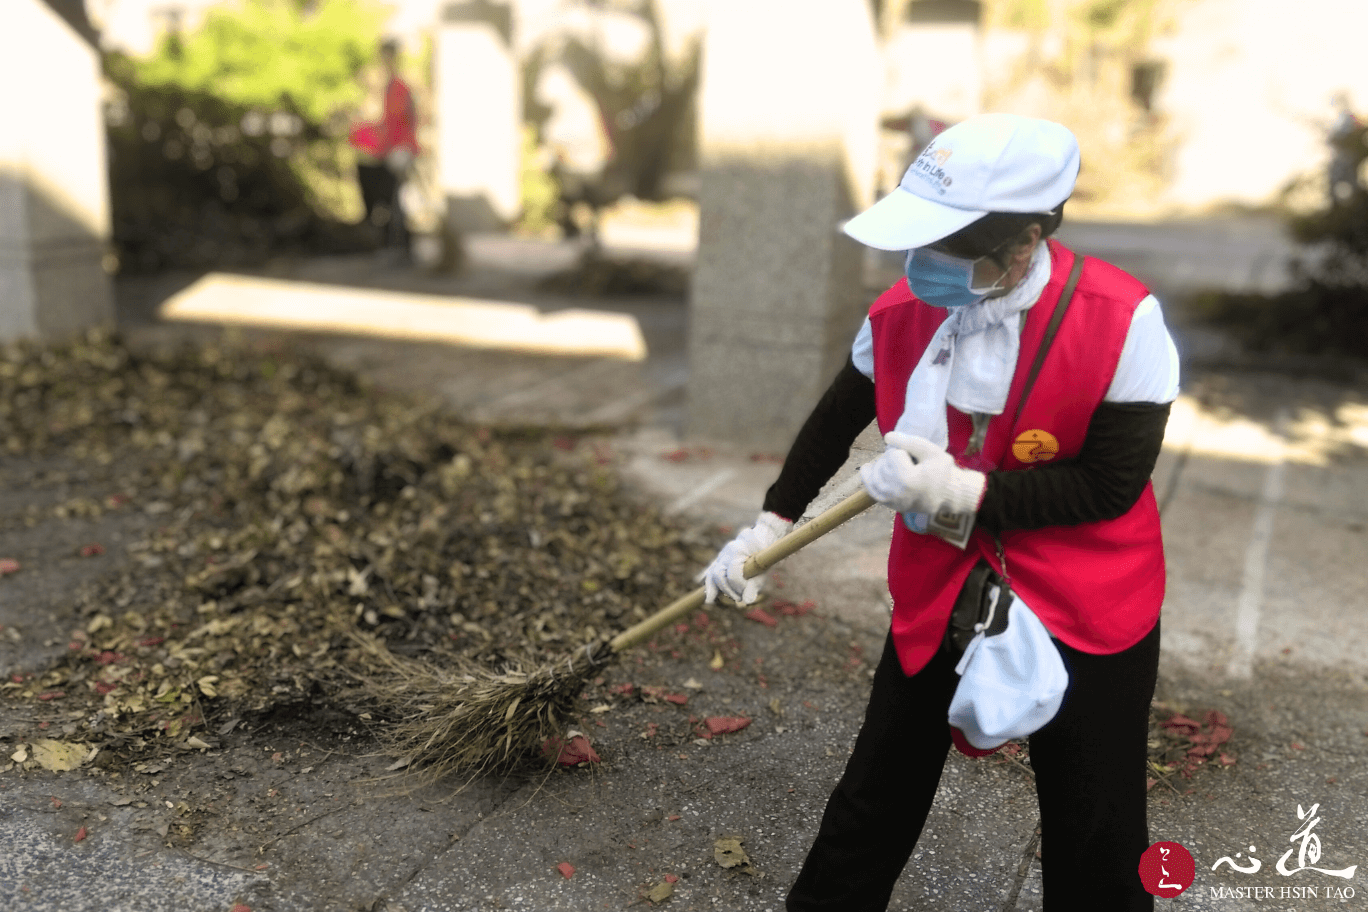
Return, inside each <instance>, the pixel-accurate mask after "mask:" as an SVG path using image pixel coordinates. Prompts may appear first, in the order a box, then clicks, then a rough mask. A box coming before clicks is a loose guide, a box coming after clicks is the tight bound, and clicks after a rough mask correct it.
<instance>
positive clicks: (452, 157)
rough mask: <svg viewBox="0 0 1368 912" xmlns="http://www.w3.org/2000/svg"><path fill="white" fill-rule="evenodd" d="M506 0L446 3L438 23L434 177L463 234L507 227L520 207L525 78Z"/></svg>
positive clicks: (450, 215) (449, 217) (449, 211)
mask: <svg viewBox="0 0 1368 912" xmlns="http://www.w3.org/2000/svg"><path fill="white" fill-rule="evenodd" d="M513 28H514V22H513V9H512V7H511V5H510V4H508V3H495V2H490V0H464V2H456V3H448V4H447V5H446V6H445V7H444V8H443V10H442V14H441V21H440V22H439V23H438V26H437V42H436V55H435V61H434V62H435V70H436V72H435V74H434V80H433V83H434V92H433V94H434V97H435V101H436V105H437V110H436V120H437V124H436V126H437V180H438V183H439V185H440V186H441V189H442V193H443V195H444V196H445V197H446V200H447V217H448V219H449V220H450V222H451V225H452V227H453V228H455V229H456V230H458V231H488V230H492V229H495V228H500V227H503V226H505V225H507V224H508V223H509V222H511V221H512V220H513V219H515V218H516V217H517V215H518V212H519V209H520V207H521V191H520V185H519V171H520V155H521V148H522V133H521V130H522V75H521V70H520V67H519V64H518V60H517V59H516V56H515V53H514V47H513Z"/></svg>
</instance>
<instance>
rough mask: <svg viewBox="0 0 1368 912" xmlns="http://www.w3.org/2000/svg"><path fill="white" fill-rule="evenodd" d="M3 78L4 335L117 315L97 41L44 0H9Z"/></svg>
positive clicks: (0, 222)
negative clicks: (109, 260) (108, 264)
mask: <svg viewBox="0 0 1368 912" xmlns="http://www.w3.org/2000/svg"><path fill="white" fill-rule="evenodd" d="M0 87H3V88H0V109H2V110H3V115H0V120H3V122H4V124H5V128H4V129H3V130H0V338H17V337H31V336H47V337H51V338H58V337H61V336H64V335H69V334H71V333H73V332H76V331H79V330H81V329H83V328H85V327H88V326H91V325H94V324H99V323H104V322H107V321H109V320H111V319H112V317H113V302H112V298H111V295H110V285H109V279H108V276H107V274H106V273H105V270H104V267H103V258H104V255H105V246H106V244H107V242H108V238H109V189H108V183H107V182H108V172H107V168H106V161H105V134H104V120H103V115H102V111H101V101H100V67H99V60H98V57H97V55H96V53H95V50H94V48H92V47H91V46H90V44H88V43H87V41H86V40H85V39H84V38H82V37H81V36H80V35H79V34H78V33H77V32H76V31H75V30H74V29H73V28H72V27H71V26H70V25H69V24H68V23H67V22H65V21H64V20H63V19H61V18H60V17H59V16H57V14H56V13H54V12H53V11H52V10H51V9H50V8H49V7H48V6H47V5H46V4H44V3H43V2H41V0H5V17H4V27H3V28H0Z"/></svg>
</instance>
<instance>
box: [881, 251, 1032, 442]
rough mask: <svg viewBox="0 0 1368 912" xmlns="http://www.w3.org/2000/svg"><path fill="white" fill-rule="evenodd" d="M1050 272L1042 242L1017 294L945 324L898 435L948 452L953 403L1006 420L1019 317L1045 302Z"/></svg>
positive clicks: (973, 307) (910, 393) (926, 356)
mask: <svg viewBox="0 0 1368 912" xmlns="http://www.w3.org/2000/svg"><path fill="white" fill-rule="evenodd" d="M1050 272H1051V263H1050V251H1049V248H1048V246H1047V245H1046V244H1045V243H1044V242H1043V241H1042V242H1041V243H1040V244H1039V245H1038V246H1037V247H1036V250H1035V254H1034V255H1033V256H1032V257H1031V266H1030V268H1029V269H1028V270H1027V271H1026V275H1025V276H1023V277H1022V279H1021V281H1020V282H1018V283H1017V285H1016V287H1015V288H1013V289H1012V290H1011V291H1009V292H1008V293H1007V294H1005V295H1003V296H1002V297H1000V298H986V299H984V300H982V301H980V302H978V303H977V304H970V305H969V306H967V307H960V308H956V309H955V310H954V311H953V312H952V313H951V314H950V316H949V317H947V318H946V320H945V322H943V323H941V325H940V327H939V328H938V329H937V330H936V334H935V335H934V336H932V337H931V343H930V344H929V345H927V346H926V351H924V352H922V356H921V360H920V361H919V362H917V367H916V369H915V370H913V371H912V376H911V377H909V378H908V380H907V395H906V399H905V401H904V404H903V413H902V415H901V416H900V417H899V418H898V423H897V425H896V428H895V429H896V430H898V431H900V432H902V433H904V434H913V435H916V436H918V437H924V438H926V439H927V440H929V441H931V442H932V443H934V444H936V445H937V446H942V447H943V446H946V445H947V444H948V443H949V441H950V432H949V429H948V428H947V426H946V421H945V406H946V404H947V403H948V404H950V405H953V406H954V407H955V408H957V409H959V410H960V411H962V412H967V413H970V414H973V413H975V412H979V413H982V414H988V415H1001V414H1002V410H1003V408H1005V407H1006V405H1007V392H1008V390H1010V389H1011V386H1012V374H1013V373H1014V372H1015V371H1016V362H1017V355H1018V354H1019V352H1020V351H1021V320H1020V319H1017V314H1020V313H1022V312H1023V311H1025V310H1027V309H1028V308H1030V307H1031V306H1032V305H1033V304H1035V302H1036V301H1038V300H1040V293H1041V292H1042V291H1044V290H1045V286H1046V285H1047V284H1049V282H1050Z"/></svg>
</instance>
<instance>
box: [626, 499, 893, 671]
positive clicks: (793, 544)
mask: <svg viewBox="0 0 1368 912" xmlns="http://www.w3.org/2000/svg"><path fill="white" fill-rule="evenodd" d="M873 505H874V498H872V497H870V496H869V493H868V492H867V491H865V489H864V488H863V487H861V488H860V489H859V490H858V491H856V492H855V493H854V494H851V495H850V496H849V497H847V498H846V499H845V500H843V501H841V502H840V503H838V504H836V505H835V506H834V507H831V508H830V509H828V510H826V511H824V512H823V513H821V514H819V515H817V516H815V517H813V518H812V519H811V520H810V521H808V522H805V523H803V524H802V525H801V526H798V527H797V528H796V529H794V530H793V531H792V532H790V533H789V534H788V535H785V536H784V537H783V538H781V539H779V540H778V541H777V542H775V543H774V544H772V545H770V546H769V547H768V548H766V549H765V550H763V551H761V552H760V553H759V554H755V555H753V556H752V557H751V558H750V559H749V560H747V561H746V566H745V568H744V569H743V570H742V572H743V573H744V574H745V575H746V579H750V578H751V577H752V576H759V575H760V574H761V573H764V572H765V571H766V570H768V569H769V568H770V567H773V566H774V565H775V564H777V563H779V562H780V561H781V560H783V559H784V558H786V557H788V556H789V555H790V554H792V553H793V552H795V551H797V550H798V549H800V548H802V547H804V546H805V545H809V544H811V543H812V542H814V541H816V540H817V539H819V538H821V537H822V536H823V535H826V534H827V533H828V532H830V531H831V530H832V529H834V528H836V527H837V526H839V525H841V524H842V523H844V522H846V521H847V520H849V519H851V518H853V517H855V516H857V515H858V514H860V513H863V512H864V511H865V510H868V509H869V508H870V507H872V506H873ZM706 597H707V589H706V588H705V587H702V586H700V587H699V588H697V589H695V590H694V591H693V592H690V593H689V594H688V595H686V596H683V597H682V598H679V599H677V600H675V601H673V602H671V603H670V604H669V605H666V606H665V607H664V608H662V609H660V610H659V611H657V612H656V613H655V614H653V615H651V616H650V617H648V618H647V619H646V620H644V621H641V622H640V623H637V624H635V625H633V626H631V627H629V628H627V629H626V630H624V631H623V632H622V633H619V634H618V635H617V636H615V637H613V639H612V640H610V641H609V642H608V648H609V649H611V650H612V651H613V652H615V653H617V652H622V651H623V650H624V649H631V648H632V647H633V646H635V645H637V644H638V643H640V642H641V641H643V640H645V639H648V638H649V637H650V636H651V635H652V634H654V633H656V632H657V631H659V630H661V629H663V628H665V627H668V626H669V625H670V624H673V623H674V622H675V621H677V620H679V619H680V618H682V617H684V616H685V615H687V614H689V613H690V612H691V611H696V610H698V609H699V608H701V607H702V606H703V600H704V599H705V598H706Z"/></svg>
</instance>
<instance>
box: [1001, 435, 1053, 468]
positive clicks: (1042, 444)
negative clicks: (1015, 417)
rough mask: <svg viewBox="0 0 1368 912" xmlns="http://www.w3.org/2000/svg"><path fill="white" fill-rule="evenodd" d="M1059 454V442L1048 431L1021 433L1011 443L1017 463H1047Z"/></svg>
mask: <svg viewBox="0 0 1368 912" xmlns="http://www.w3.org/2000/svg"><path fill="white" fill-rule="evenodd" d="M1058 453H1059V441H1058V440H1056V439H1055V435H1054V434H1051V433H1050V432H1049V431H1042V430H1040V429H1038V428H1037V429H1036V430H1032V431H1022V432H1021V433H1020V434H1018V435H1017V439H1016V440H1014V441H1013V442H1012V455H1013V456H1015V457H1016V458H1017V462H1049V461H1050V460H1051V459H1054V458H1055V456H1056V455H1057V454H1058Z"/></svg>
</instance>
